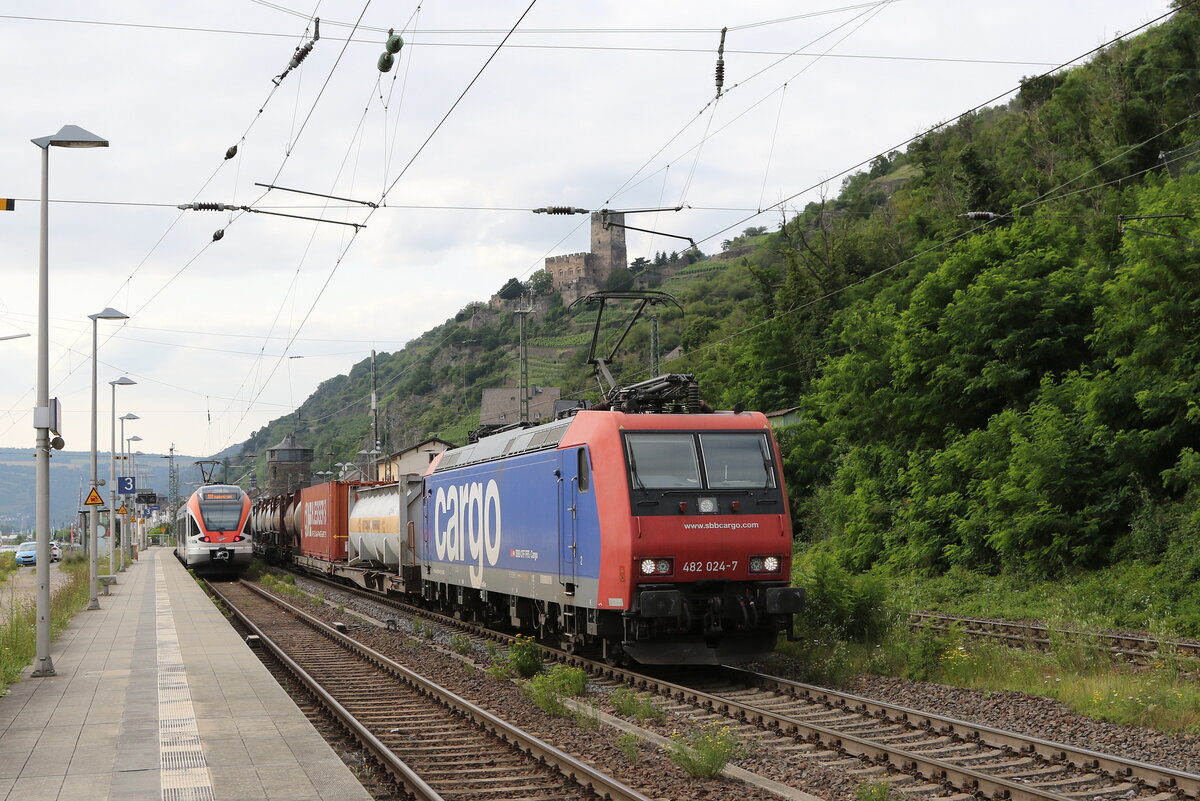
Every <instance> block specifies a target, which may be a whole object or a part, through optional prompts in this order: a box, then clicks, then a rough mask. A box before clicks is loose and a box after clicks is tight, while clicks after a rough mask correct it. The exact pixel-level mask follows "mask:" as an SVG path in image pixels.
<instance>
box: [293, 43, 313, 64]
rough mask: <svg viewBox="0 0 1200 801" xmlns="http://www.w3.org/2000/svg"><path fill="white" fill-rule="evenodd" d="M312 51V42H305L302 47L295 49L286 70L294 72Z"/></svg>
mask: <svg viewBox="0 0 1200 801" xmlns="http://www.w3.org/2000/svg"><path fill="white" fill-rule="evenodd" d="M312 49H313V43H312V42H305V44H304V46H303V47H297V48H296V53H295V55H293V56H292V60H291V61H289V62H288V69H289V70H294V69H296V67H299V66H300V62H301V61H303V60H304V59H306V58H308V54H309V53H311V52H312Z"/></svg>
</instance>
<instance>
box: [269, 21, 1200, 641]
mask: <svg viewBox="0 0 1200 801" xmlns="http://www.w3.org/2000/svg"><path fill="white" fill-rule="evenodd" d="M1190 8H1191V7H1189V9H1190ZM1189 9H1185V10H1183V11H1180V12H1178V13H1177V14H1176V15H1175V16H1174V17H1173V18H1171V19H1170V21H1168V22H1166V23H1164V24H1162V25H1160V26H1158V27H1157V28H1154V29H1152V30H1150V31H1148V32H1147V33H1145V34H1143V35H1141V36H1138V37H1135V38H1131V39H1128V40H1124V41H1121V42H1119V43H1118V44H1116V45H1113V46H1112V47H1110V48H1108V49H1106V50H1105V51H1103V52H1101V53H1099V54H1097V55H1096V56H1094V57H1093V59H1092V61H1091V62H1090V63H1088V64H1087V65H1085V66H1082V67H1078V68H1075V69H1072V70H1070V71H1067V72H1063V73H1058V74H1055V75H1052V76H1043V77H1035V78H1030V79H1027V80H1026V81H1025V82H1024V83H1023V85H1022V88H1021V91H1020V93H1019V95H1018V96H1017V97H1016V98H1015V99H1014V100H1013V101H1012V102H1011V103H1009V104H1007V105H1006V106H1003V107H997V108H991V109H985V110H982V111H980V112H978V113H974V114H970V115H967V116H965V117H963V118H960V119H958V120H956V121H955V122H954V123H953V124H951V125H948V126H944V127H941V128H939V129H938V130H936V131H935V132H932V133H929V134H927V135H925V136H923V137H921V138H920V139H919V140H917V141H915V142H914V143H913V144H912V145H911V146H909V147H908V149H907V150H906V151H905V152H902V153H901V152H894V153H891V154H888V155H886V156H882V157H880V158H878V159H876V160H875V161H874V162H873V163H872V164H871V166H870V169H869V170H867V171H864V172H861V173H858V174H855V175H852V176H850V177H848V178H847V179H846V180H845V181H844V182H843V185H842V187H841V191H840V193H839V194H838V196H837V197H836V198H833V199H830V200H827V201H826V202H824V203H821V204H810V205H809V206H807V207H806V208H804V209H803V210H801V211H800V212H799V213H798V214H796V215H789V218H788V219H787V220H786V222H785V223H783V224H782V225H780V228H779V230H777V231H774V232H772V233H770V234H769V235H766V236H760V235H756V234H758V233H759V232H757V231H747V235H746V236H744V237H738V238H737V239H736V240H734V241H730V242H729V243H727V244H728V245H729V247H730V248H740V249H742V250H744V251H745V255H743V256H740V257H738V258H735V259H730V260H717V259H702V260H699V261H696V262H695V263H693V264H690V265H687V266H684V265H683V264H682V263H681V264H679V265H678V266H679V267H680V268H681V269H679V270H677V271H676V272H675V273H674V275H673V276H672V277H671V278H670V279H669V280H667V281H666V282H665V283H664V285H663V286H662V288H663V289H665V290H667V291H669V292H672V293H673V294H675V295H676V296H677V297H678V299H679V300H680V302H681V304H682V305H683V307H684V310H685V313H684V314H683V315H679V314H678V313H676V312H670V313H662V314H661V315H660V317H661V326H662V332H661V347H662V350H663V351H664V352H666V351H669V350H671V349H672V348H674V347H676V346H677V345H682V347H683V348H684V351H685V356H684V358H683V359H681V360H679V361H676V362H671V363H669V364H667V365H664V370H669V371H672V372H694V373H696V374H697V375H698V377H699V378H700V381H701V387H702V388H703V391H704V394H705V396H706V397H707V399H708V400H709V402H710V403H712V404H713V405H714V406H720V407H725V408H728V407H731V406H732V405H733V404H734V403H736V402H742V403H744V404H745V405H746V406H747V407H748V408H758V409H763V410H771V409H780V408H790V407H794V406H799V407H801V412H802V417H803V420H804V422H803V423H801V424H799V425H796V426H793V427H791V428H789V429H786V430H783V431H781V432H779V438H780V442H781V446H782V448H783V450H784V453H785V461H786V465H785V467H786V472H787V478H788V487H789V492H790V496H791V502H792V507H793V516H794V518H795V522H796V530H797V537H798V540H799V541H800V544H801V547H802V549H805V550H806V551H808V552H810V553H812V552H817V551H820V552H824V553H827V554H831V555H832V556H833V558H834V559H835V560H836V562H837V563H838V564H840V565H842V566H843V567H845V568H847V569H850V570H852V571H867V570H876V571H892V572H893V573H896V574H905V575H920V576H930V577H932V576H940V575H943V574H946V573H948V572H949V573H951V574H953V573H955V572H962V571H970V573H971V574H972V575H988V574H1003V575H1008V576H1020V577H1023V578H1059V577H1072V576H1079V575H1083V574H1085V573H1086V572H1087V571H1097V570H1118V571H1119V573H1118V574H1110V575H1115V576H1116V577H1115V578H1113V579H1112V580H1111V581H1108V582H1106V583H1107V584H1108V585H1109V586H1110V587H1111V589H1110V592H1111V595H1112V597H1111V599H1110V600H1111V604H1112V606H1113V607H1114V608H1116V607H1121V608H1125V609H1129V610H1134V609H1135V607H1136V609H1140V612H1137V614H1134V613H1133V612H1130V613H1129V614H1130V615H1131V617H1129V618H1128V621H1129V622H1130V623H1138V622H1140V623H1143V624H1144V623H1145V622H1146V621H1147V620H1149V619H1157V620H1159V621H1167V622H1168V623H1169V624H1170V625H1172V626H1174V627H1176V628H1178V629H1180V630H1182V631H1188V632H1191V633H1192V634H1200V602H1198V599H1197V591H1196V590H1195V589H1194V586H1195V584H1196V579H1197V578H1198V577H1200V548H1198V547H1197V545H1198V544H1200V537H1198V531H1197V529H1198V526H1200V515H1198V513H1197V511H1196V510H1197V504H1196V501H1197V497H1198V488H1200V457H1198V456H1197V454H1196V451H1195V448H1196V446H1197V443H1198V441H1200V408H1198V407H1197V401H1196V398H1197V397H1198V393H1197V389H1198V387H1197V384H1198V383H1200V375H1198V373H1197V362H1198V360H1200V323H1197V320H1198V319H1200V316H1198V312H1200V308H1198V307H1200V280H1198V279H1200V274H1198V273H1200V267H1198V266H1197V258H1196V252H1195V247H1196V244H1197V242H1198V241H1200V230H1198V229H1200V222H1198V212H1200V209H1198V208H1197V206H1200V191H1198V190H1200V174H1198V168H1200V156H1197V155H1196V153H1197V151H1198V150H1200V120H1198V119H1197V114H1200V109H1198V107H1197V105H1196V97H1197V95H1198V93H1200V69H1198V66H1200V65H1198V64H1197V54H1198V53H1200V18H1198V17H1197V14H1196V12H1195V11H1194V10H1189ZM972 212H990V215H979V214H976V215H971V214H970V213H972ZM972 217H974V218H972ZM592 321H593V317H592V316H591V314H590V313H586V312H570V313H568V311H567V310H565V309H564V308H563V307H562V304H561V302H560V301H558V299H557V298H555V297H552V296H550V295H548V294H543V295H541V296H540V297H539V298H538V312H537V313H536V314H534V315H531V320H530V324H529V327H528V329H527V336H528V337H529V342H530V344H531V346H532V347H531V374H532V375H534V376H536V378H535V383H545V384H548V385H556V386H560V387H562V388H563V392H564V395H572V394H580V393H582V394H584V395H588V396H590V397H593V398H594V397H595V384H594V381H592V380H591V379H590V377H589V372H588V370H587V369H586V366H585V365H584V364H583V350H582V349H581V343H582V342H585V341H586V334H587V332H588V331H589V329H590V326H591V324H592ZM516 342H517V327H516V320H515V317H514V316H513V315H512V314H510V313H507V312H502V311H494V310H490V309H488V308H486V307H483V306H475V307H469V308H467V309H464V310H462V311H461V312H460V313H459V314H457V315H456V316H455V317H454V318H453V319H451V320H448V321H447V322H446V323H444V324H443V325H441V326H439V327H438V328H435V329H434V330H432V331H429V332H427V333H426V334H424V335H422V336H421V337H419V338H418V339H417V340H415V341H413V342H412V343H410V344H409V345H408V346H407V347H406V348H404V349H403V350H402V351H400V352H398V353H394V354H386V355H383V356H381V357H380V359H379V362H378V381H379V385H380V387H381V391H380V397H381V399H382V404H383V409H384V414H383V418H384V421H385V422H384V426H383V428H384V431H385V436H386V440H387V446H388V447H387V448H386V449H388V450H396V449H398V448H399V447H401V446H403V445H404V444H407V443H412V442H414V441H416V440H418V439H420V438H422V437H424V436H428V435H431V434H432V435H437V436H441V437H443V438H445V439H450V440H457V441H461V440H462V438H463V436H464V435H465V433H466V431H467V430H469V429H470V428H471V427H473V426H474V424H475V423H476V422H477V420H478V410H479V400H480V395H481V393H482V390H483V389H484V388H485V387H492V386H500V385H503V384H505V383H509V384H515V382H516V376H517V359H516ZM649 356H650V354H649V328H648V326H645V325H642V326H638V327H636V328H635V329H634V330H633V332H632V333H631V334H630V337H629V339H628V341H627V347H626V348H625V351H624V353H623V355H622V357H621V359H620V360H619V362H618V364H617V365H616V370H615V371H614V372H615V373H616V374H617V375H618V376H619V377H620V378H621V379H622V380H628V381H632V380H637V379H640V378H644V377H646V376H647V375H648V370H649V361H650V360H649ZM370 380H371V375H370V364H369V362H368V363H364V364H359V365H357V366H356V367H355V368H354V370H352V371H351V373H350V375H349V376H339V377H337V378H333V379H330V380H329V381H327V382H325V383H324V384H323V385H322V386H321V387H320V389H319V390H318V391H317V392H316V393H314V395H313V396H312V397H310V398H309V399H308V400H307V401H306V402H305V403H304V405H303V406H302V407H301V409H300V412H299V416H298V419H296V418H288V419H284V420H279V421H275V422H274V423H272V424H271V425H270V426H269V427H268V428H267V429H264V430H262V431H260V432H257V433H256V434H255V435H254V437H252V438H251V440H250V442H249V443H248V445H247V447H248V449H251V450H254V451H255V452H258V453H261V452H262V448H264V447H265V446H266V445H270V444H274V443H275V442H278V441H279V440H280V439H281V438H282V436H283V434H284V433H285V432H286V431H289V430H293V429H294V428H297V427H298V430H300V431H301V432H302V438H303V439H304V440H305V444H306V445H308V446H311V447H314V448H315V449H316V450H317V452H318V457H319V459H328V461H329V463H332V462H333V461H342V460H344V459H345V458H347V457H348V456H350V455H351V454H353V453H355V452H357V451H358V450H359V449H360V448H362V447H363V446H364V444H366V442H367V436H368V434H367V432H368V430H369V421H368V417H367V413H366V406H367V403H366V399H367V398H368V397H369V393H370ZM1118 566H1119V567H1118ZM1123 582H1127V583H1123ZM1133 594H1138V597H1139V599H1140V600H1138V601H1137V604H1140V606H1137V604H1134V603H1133V602H1132V601H1131V600H1130V599H1129V597H1127V596H1131V595H1133ZM1138 615H1140V618H1139V617H1138Z"/></svg>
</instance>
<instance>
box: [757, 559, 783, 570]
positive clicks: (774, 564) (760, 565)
mask: <svg viewBox="0 0 1200 801" xmlns="http://www.w3.org/2000/svg"><path fill="white" fill-rule="evenodd" d="M782 564H783V561H782V559H781V558H780V557H778V556H751V557H750V572H751V573H778V572H779V567H780V565H782Z"/></svg>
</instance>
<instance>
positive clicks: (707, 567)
mask: <svg viewBox="0 0 1200 801" xmlns="http://www.w3.org/2000/svg"><path fill="white" fill-rule="evenodd" d="M737 566H738V563H737V560H733V561H729V562H726V561H720V562H684V563H683V569H682V572H684V573H731V572H733V571H734V570H737Z"/></svg>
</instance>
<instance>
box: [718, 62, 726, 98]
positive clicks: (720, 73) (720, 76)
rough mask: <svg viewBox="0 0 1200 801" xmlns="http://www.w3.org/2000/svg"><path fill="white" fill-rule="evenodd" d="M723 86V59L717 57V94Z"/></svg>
mask: <svg viewBox="0 0 1200 801" xmlns="http://www.w3.org/2000/svg"><path fill="white" fill-rule="evenodd" d="M723 86H725V59H723V58H718V59H717V94H720V93H721V88H722V87H723Z"/></svg>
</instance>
